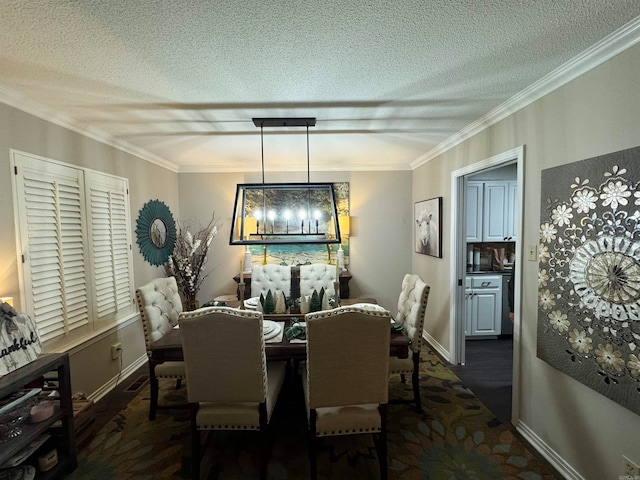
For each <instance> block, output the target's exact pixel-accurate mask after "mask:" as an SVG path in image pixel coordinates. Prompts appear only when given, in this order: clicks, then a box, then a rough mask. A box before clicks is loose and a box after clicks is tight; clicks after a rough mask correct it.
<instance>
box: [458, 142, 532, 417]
mask: <svg viewBox="0 0 640 480" xmlns="http://www.w3.org/2000/svg"><path fill="white" fill-rule="evenodd" d="M511 163H516V165H517V184H518V189H517V198H516V207H515V208H516V212H517V219H518V224H517V225H516V229H515V231H516V242H515V243H516V244H515V261H516V264H517V265H519V266H521V265H522V221H521V219H522V212H523V208H522V207H523V205H522V199H523V198H524V195H523V190H524V145H521V146H519V147H516V148H513V149H511V150H508V151H506V152H503V153H499V154H498V155H494V156H493V157H490V158H487V159H485V160H482V161H480V162H477V163H474V164H472V165H468V166H466V167H463V168H460V169H458V170H454V171H453V172H451V212H452V213H451V222H450V223H451V237H450V238H451V244H450V251H451V259H450V262H451V265H450V268H451V272H452V275H451V292H454V294H453V295H452V301H451V306H450V312H449V331H450V338H449V345H450V352H449V353H450V360H449V361H450V362H451V363H452V364H453V365H460V364H463V363H464V361H465V333H464V332H465V303H464V276H465V271H466V261H467V258H466V242H465V231H464V230H465V219H464V215H461V214H460V212H464V211H465V205H466V203H465V202H466V199H465V193H466V192H465V188H464V186H465V185H464V177H465V176H466V175H470V174H473V173H476V172H479V171H481V170H485V169H487V168H492V167H497V166H500V165H503V164H504V165H507V164H511ZM521 272H522V268H517V269H516V278H515V279H514V280H515V285H514V323H513V372H514V375H513V390H512V413H511V418H512V422H515V421H517V419H518V418H519V411H517V405H518V401H517V400H518V399H519V397H520V388H519V382H518V381H517V380H518V378H517V375H516V373H517V372H519V371H520V360H519V359H520V278H521Z"/></svg>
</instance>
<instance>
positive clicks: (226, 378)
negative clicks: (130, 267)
mask: <svg viewBox="0 0 640 480" xmlns="http://www.w3.org/2000/svg"><path fill="white" fill-rule="evenodd" d="M179 322H180V335H181V337H182V350H183V353H184V361H185V364H186V371H187V376H188V378H189V382H188V383H187V397H188V399H189V410H190V417H191V444H192V451H191V460H192V476H193V478H200V460H201V457H202V442H201V433H202V432H203V431H205V432H207V433H211V432H212V431H214V430H247V431H255V432H258V433H259V434H260V436H261V443H262V445H261V455H260V478H262V479H266V478H267V462H268V452H269V442H268V440H269V437H268V432H267V428H268V424H269V420H270V419H271V416H272V413H273V409H274V406H275V404H276V400H277V398H278V394H279V393H280V389H281V388H282V384H283V382H284V378H285V363H284V362H269V364H267V362H266V356H265V350H264V335H263V331H262V313H260V312H254V311H248V310H237V309H234V308H229V307H210V308H204V309H200V310H196V311H194V312H188V313H184V314H183V315H181V316H180V321H179ZM240 339H241V340H240Z"/></svg>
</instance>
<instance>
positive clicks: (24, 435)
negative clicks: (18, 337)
mask: <svg viewBox="0 0 640 480" xmlns="http://www.w3.org/2000/svg"><path fill="white" fill-rule="evenodd" d="M45 374H46V378H47V381H50V382H53V383H56V387H55V390H57V391H58V393H59V400H58V402H57V403H58V405H56V407H55V411H54V413H53V415H52V416H51V417H49V418H48V419H46V420H44V421H42V422H38V423H30V422H29V420H27V421H25V422H23V423H21V424H20V429H21V430H22V432H21V434H20V435H18V436H17V437H15V438H12V439H10V440H5V441H2V439H0V465H1V464H3V463H4V462H6V461H7V460H8V459H9V458H11V457H13V456H14V455H15V454H17V453H19V452H21V451H23V450H24V448H25V447H26V446H27V445H29V444H30V443H31V442H32V441H34V440H35V439H36V438H38V437H39V436H40V435H42V434H44V433H49V434H50V435H51V438H50V439H49V440H47V443H46V444H47V445H51V447H52V448H53V447H55V448H56V450H57V453H58V464H57V465H56V466H55V467H53V468H52V469H51V470H49V471H46V472H40V471H37V473H36V477H35V478H36V479H49V478H63V477H64V476H65V475H66V474H69V473H71V472H72V471H74V470H75V469H76V467H77V466H78V460H77V452H76V444H75V436H74V431H73V405H72V402H71V376H70V373H69V356H68V355H67V354H66V353H51V354H45V355H41V356H39V357H38V358H37V359H36V360H34V361H33V362H31V363H29V364H28V365H25V366H24V367H21V368H19V369H17V370H15V371H13V372H11V373H8V374H7V375H5V376H3V377H0V399H3V398H5V397H8V396H9V395H11V394H12V393H14V392H16V391H19V390H21V389H23V388H25V387H27V386H30V384H33V383H38V382H40V381H41V380H42V378H43V377H44V376H45ZM18 407H19V406H18ZM18 407H16V408H18ZM23 464H27V465H34V466H35V467H36V470H37V461H35V459H34V458H33V456H31V457H29V458H27V459H26V460H25V461H24V462H23Z"/></svg>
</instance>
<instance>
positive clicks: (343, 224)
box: [338, 215, 351, 235]
mask: <svg viewBox="0 0 640 480" xmlns="http://www.w3.org/2000/svg"><path fill="white" fill-rule="evenodd" d="M350 218H351V217H349V216H348V215H341V216H340V217H338V224H339V225H340V233H342V235H349V224H350V223H351V222H350Z"/></svg>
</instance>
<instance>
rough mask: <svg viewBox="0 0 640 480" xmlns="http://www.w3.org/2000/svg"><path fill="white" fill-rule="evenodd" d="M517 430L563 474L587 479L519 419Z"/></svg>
mask: <svg viewBox="0 0 640 480" xmlns="http://www.w3.org/2000/svg"><path fill="white" fill-rule="evenodd" d="M515 428H516V430H517V432H518V433H519V434H520V435H522V437H523V438H524V439H525V440H526V441H527V442H529V444H530V445H531V446H532V447H533V448H534V449H535V450H536V451H537V452H538V453H539V454H540V455H542V456H543V457H544V458H545V460H547V462H549V463H550V464H551V465H552V466H553V467H554V468H555V469H556V470H557V471H558V472H559V473H560V474H561V475H562V477H563V478H565V479H567V480H585V479H584V477H583V476H582V475H580V474H579V473H578V472H576V471H575V470H574V469H573V467H571V465H569V464H568V463H567V462H566V461H565V460H564V459H563V458H562V457H561V456H560V455H558V454H557V453H556V451H555V450H553V449H552V448H551V447H550V446H549V445H547V444H546V443H545V442H544V441H543V440H542V439H541V438H540V437H539V436H538V435H536V434H535V432H534V431H533V430H531V428H529V426H528V425H526V424H525V423H523V422H522V421H518V423H517V424H516V425H515Z"/></svg>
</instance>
